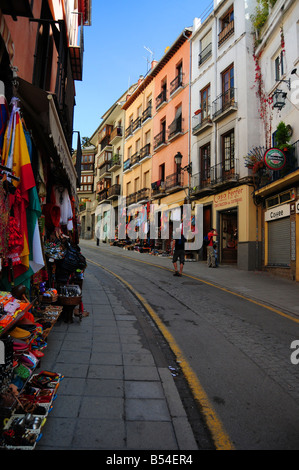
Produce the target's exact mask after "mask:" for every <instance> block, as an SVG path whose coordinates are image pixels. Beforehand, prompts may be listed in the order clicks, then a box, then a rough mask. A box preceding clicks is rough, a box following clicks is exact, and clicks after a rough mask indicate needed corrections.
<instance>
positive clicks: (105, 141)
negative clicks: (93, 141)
mask: <svg viewBox="0 0 299 470" xmlns="http://www.w3.org/2000/svg"><path fill="white" fill-rule="evenodd" d="M108 148H112V144H111V141H110V135H107V136H106V137H104V139H103V140H102V141H101V143H100V152H104V151H105V150H107V149H108Z"/></svg>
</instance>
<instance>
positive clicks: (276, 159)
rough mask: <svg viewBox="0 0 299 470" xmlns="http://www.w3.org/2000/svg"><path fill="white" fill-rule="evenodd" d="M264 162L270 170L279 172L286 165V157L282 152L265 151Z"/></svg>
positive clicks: (274, 149) (272, 149)
mask: <svg viewBox="0 0 299 470" xmlns="http://www.w3.org/2000/svg"><path fill="white" fill-rule="evenodd" d="M264 162H265V164H266V165H267V167H268V168H270V170H281V169H282V168H283V167H284V166H285V164H286V156H285V154H284V153H283V151H282V150H280V149H277V148H271V149H268V150H266V152H265V155H264Z"/></svg>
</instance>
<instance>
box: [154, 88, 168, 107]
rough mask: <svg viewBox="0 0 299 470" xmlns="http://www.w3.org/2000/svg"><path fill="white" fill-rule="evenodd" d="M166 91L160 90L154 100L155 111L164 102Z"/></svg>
mask: <svg viewBox="0 0 299 470" xmlns="http://www.w3.org/2000/svg"><path fill="white" fill-rule="evenodd" d="M166 94H167V93H166V90H162V91H161V93H160V94H159V95H158V96H157V98H156V109H158V108H159V107H160V106H161V105H162V104H163V103H165V102H166Z"/></svg>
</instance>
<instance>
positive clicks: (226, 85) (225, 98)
mask: <svg viewBox="0 0 299 470" xmlns="http://www.w3.org/2000/svg"><path fill="white" fill-rule="evenodd" d="M233 98H234V65H233V64H232V65H230V66H229V67H228V68H227V69H226V70H225V71H224V72H223V73H222V106H224V105H226V104H229V103H230V102H231V100H232V99H233Z"/></svg>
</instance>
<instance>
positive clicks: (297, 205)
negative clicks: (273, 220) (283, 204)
mask: <svg viewBox="0 0 299 470" xmlns="http://www.w3.org/2000/svg"><path fill="white" fill-rule="evenodd" d="M296 214H299V201H297V202H296Z"/></svg>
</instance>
